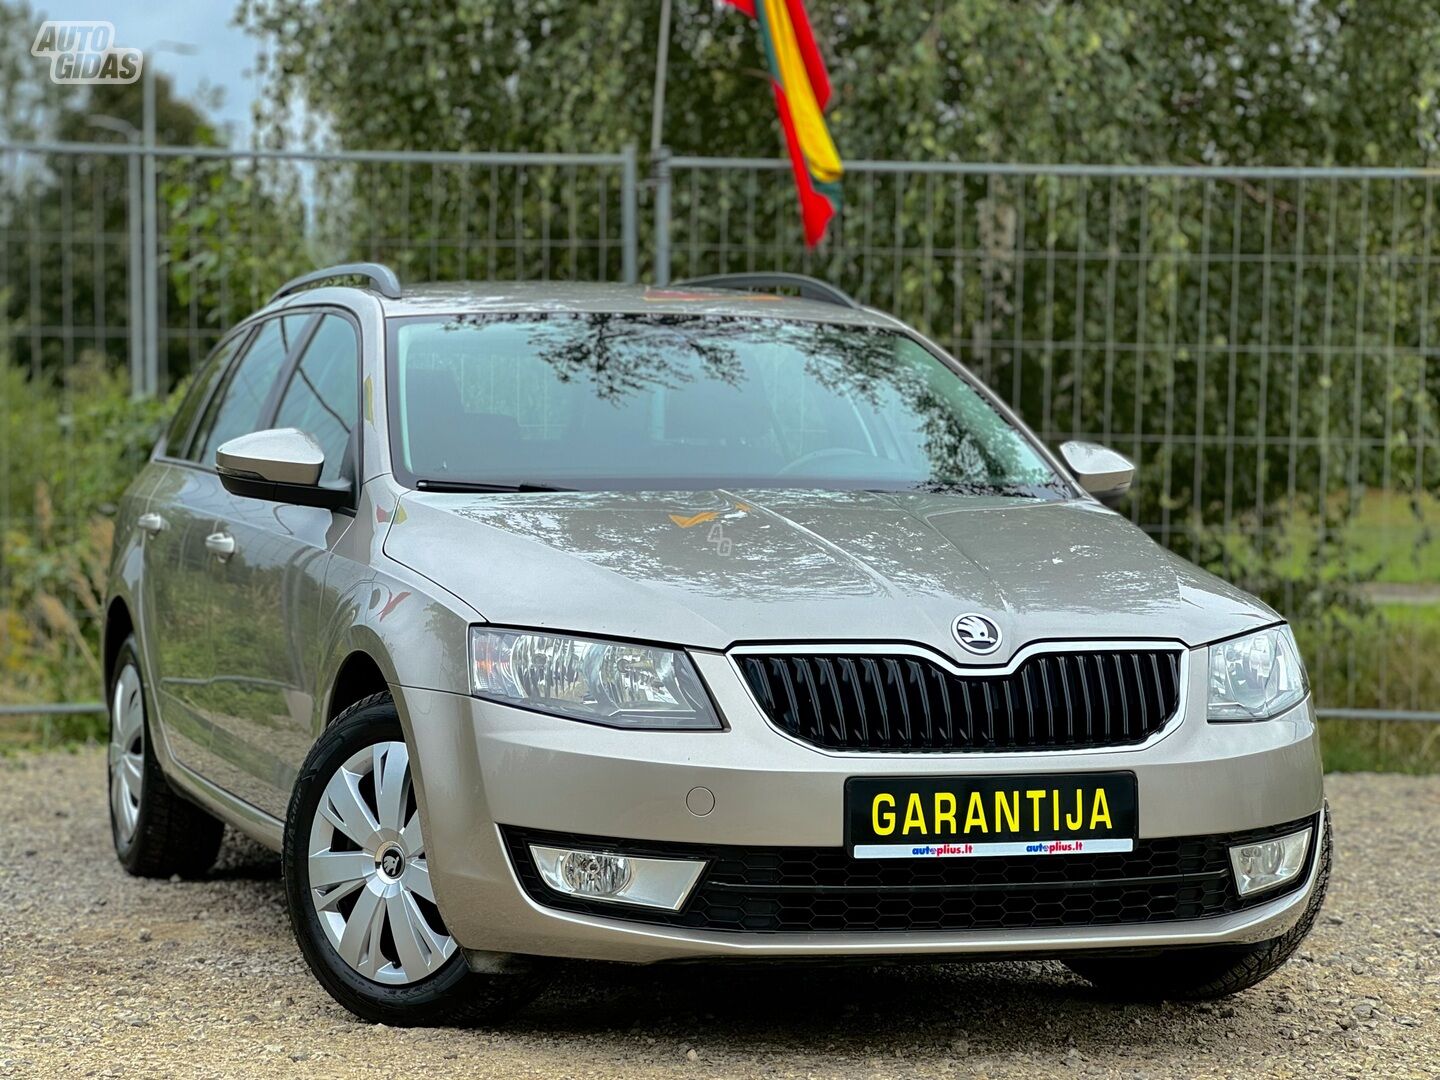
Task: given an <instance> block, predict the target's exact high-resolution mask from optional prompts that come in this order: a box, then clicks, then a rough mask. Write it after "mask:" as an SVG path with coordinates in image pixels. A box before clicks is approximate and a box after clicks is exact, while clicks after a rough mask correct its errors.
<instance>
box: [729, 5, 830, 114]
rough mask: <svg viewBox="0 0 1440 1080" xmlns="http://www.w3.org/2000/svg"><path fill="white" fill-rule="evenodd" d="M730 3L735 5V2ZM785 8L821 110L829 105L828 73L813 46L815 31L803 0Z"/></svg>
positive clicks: (816, 46) (822, 58) (818, 49)
mask: <svg viewBox="0 0 1440 1080" xmlns="http://www.w3.org/2000/svg"><path fill="white" fill-rule="evenodd" d="M730 2H731V3H735V0H730ZM736 6H737V7H738V6H739V5H738V4H737V5H736ZM785 6H786V7H788V8H789V9H790V24H791V25H792V26H793V27H794V28H795V44H796V45H797V46H799V48H800V58H801V59H802V60H804V61H805V72H806V74H808V75H809V76H810V85H811V87H813V88H814V90H815V100H816V101H817V102H818V103H819V105H820V108H821V109H822V110H823V109H825V108H826V107H827V106H828V105H829V104H830V73H829V72H828V71H826V70H825V58H824V57H822V56H821V55H820V46H819V45H817V44H815V31H814V30H813V29H812V28H811V26H810V16H809V15H807V14H806V13H805V0H785Z"/></svg>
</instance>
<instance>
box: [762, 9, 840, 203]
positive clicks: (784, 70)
mask: <svg viewBox="0 0 1440 1080" xmlns="http://www.w3.org/2000/svg"><path fill="white" fill-rule="evenodd" d="M764 2H765V18H766V21H767V22H768V23H769V24H770V41H771V44H772V45H773V47H774V49H775V62H776V64H777V65H778V67H779V68H780V85H781V87H783V88H784V90H785V97H786V99H787V100H788V102H789V104H790V115H791V116H792V117H793V118H794V121H795V135H796V138H798V139H799V140H800V152H801V153H802V154H803V155H804V156H805V164H806V165H807V166H808V167H809V169H810V175H811V176H813V177H814V178H815V180H816V181H817V182H819V183H822V184H833V183H835V182H836V181H838V180H839V179H840V175H841V173H842V172H843V171H844V169H843V167H842V166H841V164H840V152H839V151H838V150H836V149H835V142H834V140H833V139H831V138H830V129H829V127H827V126H826V124H825V115H824V113H822V112H821V111H820V103H819V102H818V101H816V100H815V88H814V87H813V86H812V85H811V83H810V75H809V73H808V72H807V71H806V70H805V58H804V57H803V56H802V55H801V53H800V45H799V43H798V42H797V41H796V39H795V24H794V23H792V22H791V21H790V10H789V8H788V7H787V6H786V4H785V0H764Z"/></svg>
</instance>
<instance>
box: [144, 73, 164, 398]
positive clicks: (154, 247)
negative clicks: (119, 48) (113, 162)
mask: <svg viewBox="0 0 1440 1080" xmlns="http://www.w3.org/2000/svg"><path fill="white" fill-rule="evenodd" d="M141 91H142V93H143V101H144V108H143V111H144V114H145V115H144V119H143V124H144V132H145V163H144V165H145V195H144V198H145V208H144V214H145V243H144V252H143V258H144V262H145V274H144V278H145V392H146V394H148V395H150V396H151V397H154V396H156V395H158V394H159V393H160V237H159V229H160V223H159V213H160V208H159V206H158V201H159V193H158V191H157V190H156V188H157V184H156V176H155V78H154V76H153V75H152V74H150V72H149V71H148V70H147V72H146V74H145V79H144V82H143V84H142V86H141Z"/></svg>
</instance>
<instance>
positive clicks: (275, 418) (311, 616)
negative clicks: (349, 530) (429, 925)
mask: <svg viewBox="0 0 1440 1080" xmlns="http://www.w3.org/2000/svg"><path fill="white" fill-rule="evenodd" d="M280 382H281V390H280V393H279V394H278V396H277V400H276V402H275V407H274V413H273V415H268V416H266V417H265V418H264V419H263V421H262V422H261V426H262V427H294V428H299V429H300V430H302V431H305V432H307V433H308V434H310V435H312V436H314V437H315V439H316V440H317V441H318V442H319V443H320V445H321V447H322V448H323V449H324V451H325V465H324V469H323V471H322V474H321V483H323V484H326V485H330V486H341V487H348V488H349V489H350V490H351V492H352V493H353V492H354V491H355V487H356V477H357V475H358V464H359V463H358V446H357V443H358V433H359V427H358V425H357V423H356V420H357V418H358V416H359V404H360V338H359V332H358V328H357V327H356V325H355V324H354V323H352V322H351V320H350V319H349V318H348V317H346V316H345V315H342V314H339V313H337V312H327V313H324V314H322V315H319V316H317V320H316V324H315V325H314V326H313V327H311V328H309V329H308V330H307V334H306V337H305V338H304V339H303V340H302V347H301V350H300V352H299V353H298V355H292V356H291V358H290V360H289V362H288V363H287V365H286V368H285V371H284V373H283V374H282V376H281V380H280ZM220 501H221V504H222V505H221V508H220V510H219V514H218V520H217V522H216V529H217V530H218V531H219V532H220V534H221V535H223V536H224V537H226V538H227V540H228V541H229V543H230V544H231V545H232V546H233V549H234V551H233V554H231V555H229V556H228V557H227V558H225V559H224V560H223V561H216V562H215V563H214V564H213V565H212V568H211V581H212V595H213V597H214V599H215V602H216V607H215V623H214V626H213V628H212V634H213V637H214V640H215V648H216V654H215V667H216V671H215V675H216V678H217V679H219V680H221V681H222V683H223V686H224V688H225V693H224V695H223V696H217V698H216V701H215V706H216V708H215V714H214V723H215V742H214V751H215V756H216V757H217V759H223V760H221V761H220V762H219V763H218V765H217V767H219V768H222V769H225V770H226V772H227V775H229V776H230V777H232V781H231V782H232V784H233V785H234V790H237V791H239V790H240V788H241V787H242V786H243V791H244V797H245V798H246V800H247V801H248V802H250V803H252V804H253V805H255V806H257V807H259V808H260V809H261V810H264V811H266V812H267V813H269V814H272V815H273V816H275V817H284V815H285V812H286V808H287V805H288V803H289V799H290V791H291V788H292V787H293V786H294V783H295V777H296V773H297V771H298V769H299V766H300V764H301V762H303V761H304V759H305V755H306V753H308V752H309V749H310V746H311V744H312V742H313V741H314V732H313V730H312V726H311V724H312V717H313V715H314V704H315V702H314V694H315V685H316V678H315V663H316V658H317V652H318V647H319V640H320V632H319V631H320V627H319V625H318V620H319V615H320V601H321V591H322V589H323V587H324V584H325V570H326V566H327V563H328V562H329V555H330V551H331V549H332V547H333V545H334V543H335V542H336V541H337V540H338V539H339V537H340V535H341V534H342V533H343V532H344V531H345V529H346V527H347V526H348V525H349V524H350V523H351V522H352V521H353V517H352V516H350V515H349V514H346V513H343V512H334V511H330V510H323V509H320V508H318V507H313V506H292V505H288V504H283V503H276V502H269V501H266V500H263V499H250V498H245V497H243V496H239V495H232V494H230V493H229V492H222V493H221V498H220Z"/></svg>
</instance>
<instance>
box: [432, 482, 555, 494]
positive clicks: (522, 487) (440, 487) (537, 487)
mask: <svg viewBox="0 0 1440 1080" xmlns="http://www.w3.org/2000/svg"><path fill="white" fill-rule="evenodd" d="M415 486H416V487H417V488H419V489H420V490H421V491H438V492H442V493H444V492H461V493H474V492H480V493H483V492H490V491H574V490H575V489H574V488H567V487H555V486H553V485H551V484H475V483H469V482H467V481H464V480H417V481H415Z"/></svg>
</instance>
